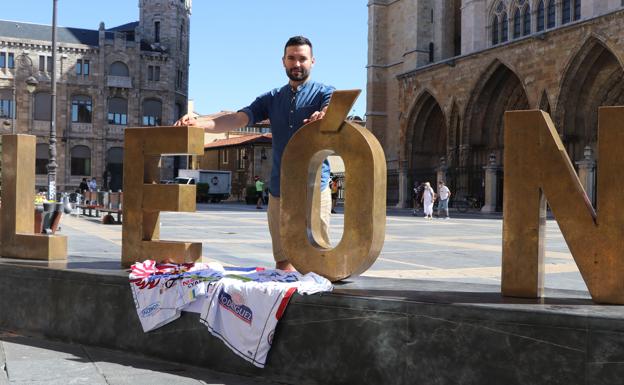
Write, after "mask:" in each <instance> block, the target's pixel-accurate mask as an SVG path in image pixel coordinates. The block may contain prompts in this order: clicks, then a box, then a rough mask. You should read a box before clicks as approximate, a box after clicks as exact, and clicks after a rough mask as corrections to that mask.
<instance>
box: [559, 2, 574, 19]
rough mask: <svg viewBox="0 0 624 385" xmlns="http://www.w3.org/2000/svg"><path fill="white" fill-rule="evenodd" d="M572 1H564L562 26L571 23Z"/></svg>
mask: <svg viewBox="0 0 624 385" xmlns="http://www.w3.org/2000/svg"><path fill="white" fill-rule="evenodd" d="M571 2H572V0H563V4H562V12H561V24H567V23H569V22H570V11H571V6H572V4H571Z"/></svg>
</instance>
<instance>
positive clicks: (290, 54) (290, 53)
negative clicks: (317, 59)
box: [282, 45, 314, 82]
mask: <svg viewBox="0 0 624 385" xmlns="http://www.w3.org/2000/svg"><path fill="white" fill-rule="evenodd" d="M282 62H283V63H284V69H285V70H286V76H288V78H289V79H290V80H293V81H295V82H304V81H305V80H306V79H307V78H308V76H310V70H311V69H312V66H313V65H314V57H312V49H311V48H310V46H309V45H294V46H290V47H286V52H285V53H284V57H283V58H282Z"/></svg>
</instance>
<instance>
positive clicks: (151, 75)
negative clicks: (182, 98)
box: [147, 66, 160, 82]
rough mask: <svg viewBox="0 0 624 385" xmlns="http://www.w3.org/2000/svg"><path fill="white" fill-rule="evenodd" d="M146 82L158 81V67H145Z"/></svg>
mask: <svg viewBox="0 0 624 385" xmlns="http://www.w3.org/2000/svg"><path fill="white" fill-rule="evenodd" d="M147 80H149V81H154V82H157V81H160V66H147Z"/></svg>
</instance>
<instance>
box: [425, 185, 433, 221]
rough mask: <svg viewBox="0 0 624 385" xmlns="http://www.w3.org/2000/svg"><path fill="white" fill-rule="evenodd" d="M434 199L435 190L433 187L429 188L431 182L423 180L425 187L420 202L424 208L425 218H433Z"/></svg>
mask: <svg viewBox="0 0 624 385" xmlns="http://www.w3.org/2000/svg"><path fill="white" fill-rule="evenodd" d="M434 201H435V192H434V191H433V188H431V184H430V183H429V182H425V188H424V190H423V196H422V204H423V209H424V210H425V218H426V219H432V218H433V202H434Z"/></svg>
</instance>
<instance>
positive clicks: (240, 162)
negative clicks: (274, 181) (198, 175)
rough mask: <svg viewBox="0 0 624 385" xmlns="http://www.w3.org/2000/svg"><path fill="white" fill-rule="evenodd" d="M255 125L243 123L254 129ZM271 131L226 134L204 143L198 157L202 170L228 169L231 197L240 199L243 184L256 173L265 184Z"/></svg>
mask: <svg viewBox="0 0 624 385" xmlns="http://www.w3.org/2000/svg"><path fill="white" fill-rule="evenodd" d="M254 128H257V127H247V129H250V130H252V129H254ZM271 143H272V135H271V134H270V133H266V134H259V133H255V134H254V133H247V134H243V135H241V134H240V132H239V133H238V134H234V135H230V136H229V137H228V138H227V139H217V140H215V141H213V142H210V143H206V144H205V145H204V155H203V156H202V157H201V158H200V159H199V165H198V166H199V168H200V169H203V170H225V171H230V172H231V173H232V195H231V198H230V199H231V200H243V199H245V197H246V188H247V187H248V186H251V185H253V184H254V177H255V176H258V177H260V178H261V179H262V180H263V181H265V182H266V186H267V187H268V186H269V183H270V180H271V164H272V162H273V149H272V145H271Z"/></svg>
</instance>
